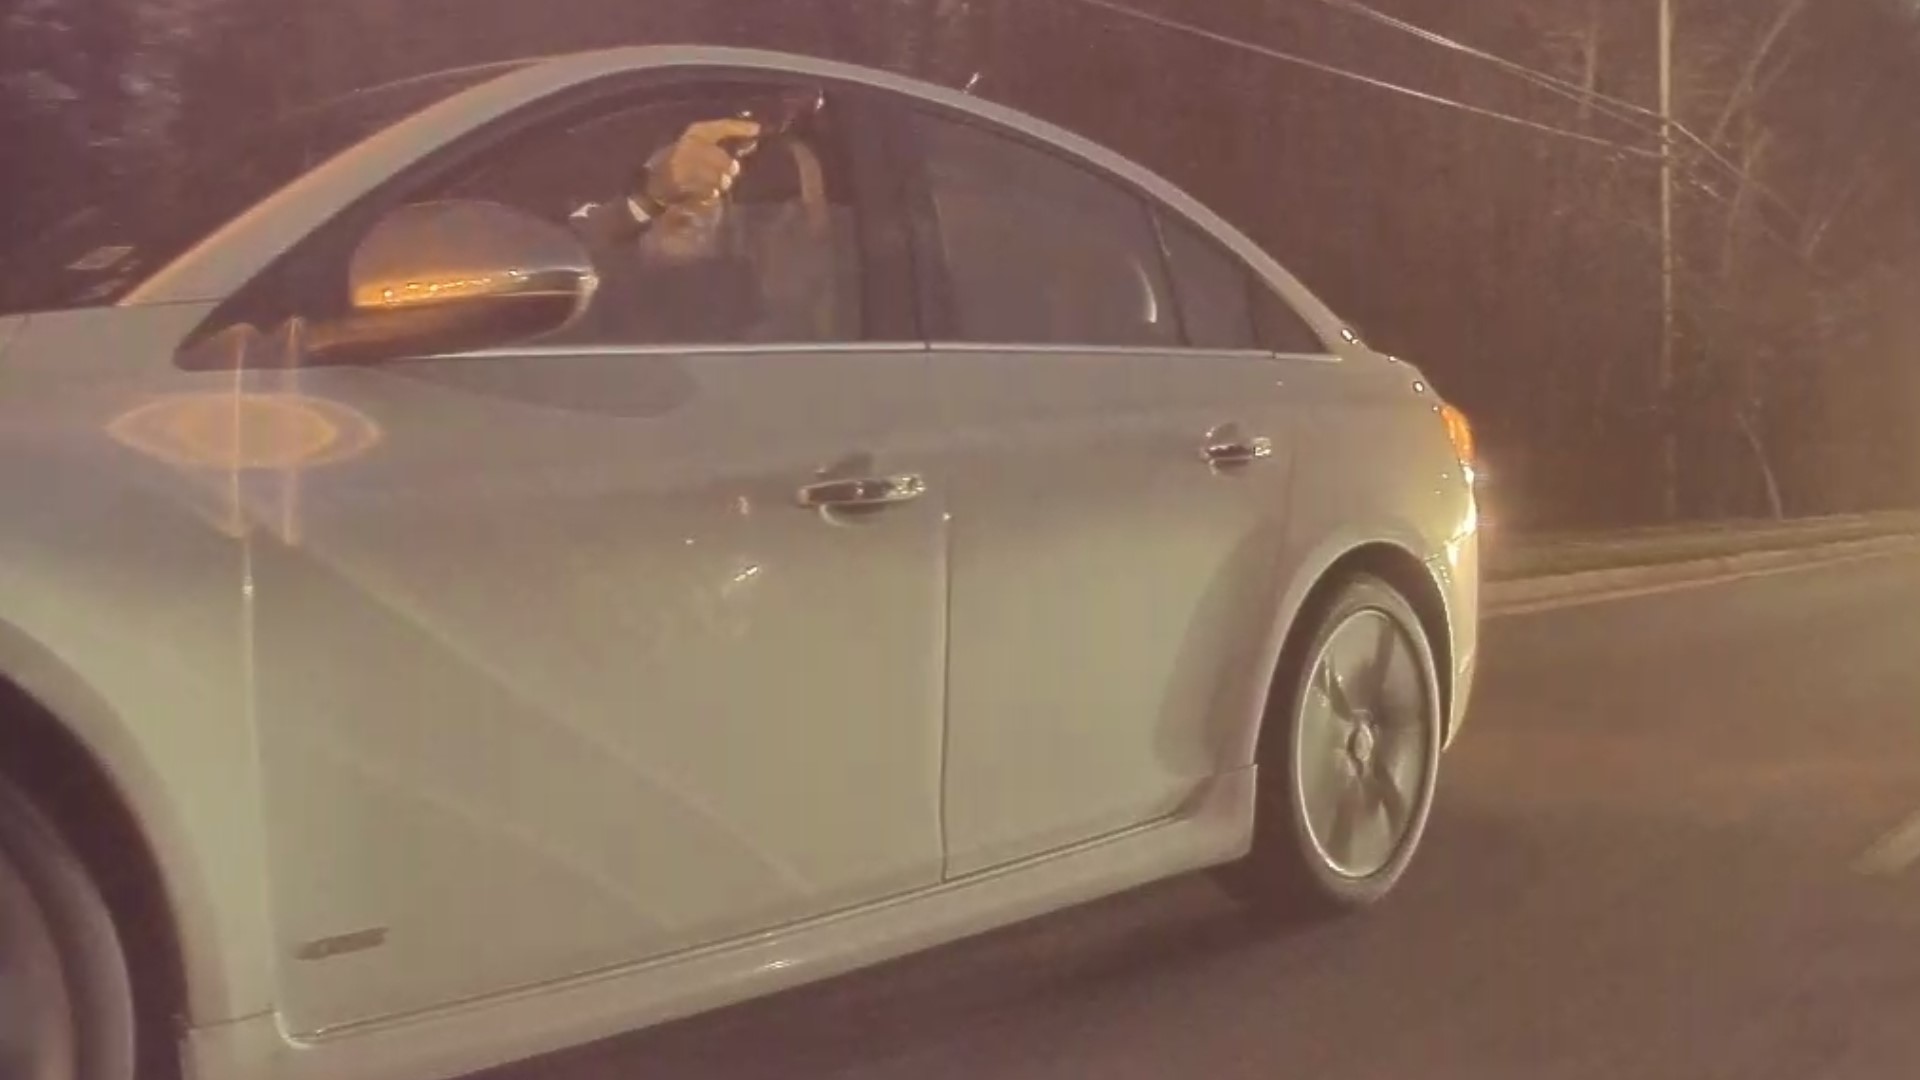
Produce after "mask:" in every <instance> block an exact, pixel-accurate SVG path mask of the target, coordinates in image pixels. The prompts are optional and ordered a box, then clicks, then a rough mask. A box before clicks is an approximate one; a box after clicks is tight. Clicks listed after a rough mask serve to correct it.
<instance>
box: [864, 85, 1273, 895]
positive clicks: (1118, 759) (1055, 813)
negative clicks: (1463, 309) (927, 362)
mask: <svg viewBox="0 0 1920 1080" xmlns="http://www.w3.org/2000/svg"><path fill="white" fill-rule="evenodd" d="M901 129H902V132H903V135H902V138H901V139H900V140H899V141H900V144H901V146H900V153H901V155H902V156H903V158H904V159H905V160H906V161H908V162H909V163H910V165H911V173H912V175H913V176H914V177H915V181H914V183H915V192H916V194H915V197H914V198H913V199H912V200H911V201H912V202H913V203H914V204H915V210H916V212H917V220H918V223H919V228H918V229H917V231H916V238H917V242H918V243H917V246H918V250H919V252H920V260H919V261H920V266H921V278H922V281H923V284H924V286H925V287H924V289H923V294H924V295H923V303H924V304H925V305H926V312H927V318H928V320H929V330H930V333H931V336H932V338H933V345H932V350H933V357H932V362H933V379H934V381H935V383H936V385H937V386H938V389H939V395H940V399H941V403H942V408H943V410H944V415H945V420H946V423H947V425H948V426H949V430H950V433H951V435H950V437H951V439H952V440H953V446H952V448H951V450H950V453H951V455H952V458H951V463H950V465H949V470H950V472H951V476H952V479H951V482H950V487H949V489H948V491H947V492H946V499H947V507H948V509H949V512H950V513H951V514H952V516H953V521H952V524H951V542H952V554H951V566H952V569H951V574H952V599H951V610H950V616H949V620H950V629H949V645H948V695H947V720H948V735H947V765H946V788H945V800H944V801H945V808H946V836H947V845H948V854H947V873H948V875H949V876H955V875H962V874H967V873H971V872H975V871H979V870H983V869H986V868H989V867H993V866H997V865H1001V864H1005V863H1008V862H1012V861H1015V860H1019V859H1023V858H1026V857H1030V856H1034V855H1037V854H1040V853H1043V852H1047V851H1050V850H1054V849H1057V848H1061V847H1064V846H1067V845H1072V844H1075V843H1077V842H1081V841H1085V840H1088V839H1091V838H1094V837H1098V836H1101V835H1103V834H1107V833H1112V832H1115V831H1118V830H1123V829H1127V828H1129V827H1133V826H1137V825H1141V824H1143V823H1147V822H1151V821H1154V820H1156V819H1160V818H1163V817H1166V816H1168V815H1172V814H1174V813H1176V812H1178V810H1179V809H1180V807H1181V806H1182V804H1183V803H1184V802H1186V801H1187V800H1188V799H1190V798H1191V797H1193V796H1194V795H1195V794H1196V792H1197V791H1198V789H1199V788H1200V785H1202V784H1203V783H1205V782H1206V781H1207V780H1208V779H1209V778H1210V777H1213V776H1216V775H1218V774H1220V773H1221V772H1223V771H1225V770H1227V769H1228V768H1230V767H1232V766H1233V765H1234V764H1235V762H1233V761H1232V757H1233V754H1234V751H1233V749H1232V748H1233V747H1234V746H1235V745H1236V742H1237V741H1238V737H1241V736H1243V735H1244V719H1245V718H1244V708H1243V707H1242V706H1239V705H1237V704H1235V703H1236V702H1240V701H1244V700H1245V690H1246V686H1247V683H1248V680H1250V679H1257V678H1261V677H1263V676H1264V670H1263V666H1262V658H1261V657H1259V656H1257V655H1255V654H1256V653H1257V652H1258V647H1259V643H1260V642H1262V641H1264V640H1265V639H1266V638H1267V636H1268V631H1269V629H1270V627H1271V625H1272V619H1273V617H1274V608H1275V606H1276V604H1275V597H1276V596H1277V594H1278V592H1279V582H1280V581H1281V579H1282V568H1281V566H1280V560H1281V552H1282V551H1283V547H1284V529H1285V516H1286V515H1285V511H1286V505H1287V492H1288V473H1289V469H1290V468H1291V464H1292V454H1291V445H1290V441H1289V436H1290V433H1291V430H1292V427H1293V423H1294V418H1293V416H1292V413H1291V411H1290V406H1289V402H1288V396H1287V391H1286V388H1285V386H1284V371H1285V365H1284V364H1283V363H1281V362H1279V361H1276V359H1275V358H1274V356H1273V355H1272V354H1271V352H1270V350H1268V349H1266V348H1265V347H1263V346H1262V345H1261V343H1260V342H1259V340H1258V338H1257V336H1256V330H1255V327H1254V319H1253V315H1252V303H1251V298H1250V293H1249V280H1248V277H1247V275H1246V273H1245V271H1244V269H1243V268H1242V267H1240V266H1239V265H1238V264H1237V263H1235V261H1234V260H1233V259H1232V258H1231V257H1229V256H1228V255H1227V254H1226V253H1225V252H1223V251H1221V250H1220V249H1219V246H1218V245H1217V244H1216V243H1215V242H1214V240H1213V238H1212V237H1211V236H1209V235H1207V233H1206V232H1205V230H1203V229H1202V228H1200V227H1199V226H1197V225H1196V224H1195V223H1193V222H1192V221H1190V220H1187V219H1186V218H1185V217H1184V216H1183V215H1181V214H1178V213H1174V212H1171V211H1168V210H1167V209H1165V208H1163V207H1161V206H1158V205H1156V203H1155V202H1154V200H1152V199H1150V198H1148V197H1146V196H1145V195H1143V194H1142V192H1141V190H1140V189H1139V188H1137V187H1136V186H1134V185H1133V184H1131V183H1129V182H1127V181H1125V180H1123V179H1122V178H1120V177H1119V176H1116V175H1113V174H1111V173H1109V172H1107V171H1106V170H1104V169H1103V168H1101V167H1099V166H1097V165H1095V164H1092V163H1090V162H1089V161H1087V160H1084V159H1082V158H1080V157H1079V156H1078V155H1074V154H1068V153H1064V152H1062V151H1061V150H1060V149H1059V148H1058V147H1056V146H1051V145H1048V144H1046V143H1044V142H1041V141H1038V140H1036V139H1034V138H1030V137H1028V136H1026V135H1024V134H1021V133H1018V132H1015V131H1012V130H1008V129H1003V128H1000V127H997V126H995V125H992V124H989V123H987V122H985V121H982V120H980V119H978V118H975V117H970V116H961V115H958V114H954V113H947V112H935V111H931V109H924V110H923V109H918V108H916V109H911V110H906V112H905V115H904V117H903V120H902V124H901Z"/></svg>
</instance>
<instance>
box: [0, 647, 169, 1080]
mask: <svg viewBox="0 0 1920 1080" xmlns="http://www.w3.org/2000/svg"><path fill="white" fill-rule="evenodd" d="M0 773H5V775H6V776H7V778H8V779H9V780H10V781H11V782H13V783H14V784H16V785H17V786H19V787H20V788H21V790H22V791H24V792H25V793H26V795H27V796H28V798H30V799H32V800H33V801H34V803H35V804H36V805H37V806H39V807H40V809H41V810H42V811H43V812H45V813H46V814H47V816H48V817H49V818H51V819H52V820H53V822H54V824H55V826H56V827H57V828H58V829H59V830H60V832H61V834H62V836H63V838H64V839H65V840H66V842H67V843H68V844H70V845H72V847H73V849H74V851H75V853H76V854H77V855H78V856H79V857H80V859H81V861H82V862H83V863H84V864H85V865H86V867H87V870H88V872H89V874H91V875H92V876H93V878H94V881H95V884H96V885H98V886H99V887H100V889H101V891H102V893H104V894H105V896H106V899H107V902H108V906H109V908H110V909H111V911H112V914H113V917H114V921H115V924H116V927H117V929H118V930H119V932H120V934H121V937H122V942H123V946H124V948H125V949H126V952H127V963H128V967H129V969H130V974H131V975H132V977H133V982H134V989H135V996H136V999H137V1002H136V1004H137V1005H138V1007H139V1009H140V1019H141V1023H142V1025H143V1027H144V1028H146V1029H147V1030H148V1031H149V1032H150V1034H149V1036H148V1037H147V1038H145V1039H144V1040H143V1047H142V1061H141V1065H142V1069H143V1072H142V1075H143V1076H145V1075H148V1073H149V1072H152V1073H153V1074H155V1075H159V1076H166V1075H170V1074H171V1073H172V1072H173V1071H175V1070H177V1065H178V1043H179V1039H180V1037H181V1035H182V1034H183V1032H184V1030H185V1027H186V1025H187V1024H188V1022H189V1020H190V1018H191V1017H192V1015H193V1012H194V1009H193V1005H194V996H193V992H194V990H195V989H197V987H196V986H195V984H194V980H193V966H192V958H191V954H190V952H189V941H190V935H189V934H188V933H187V932H186V931H187V925H188V916H189V911H190V908H191V901H192V898H193V897H196V896H198V895H200V894H199V892H198V891H197V890H196V889H194V888H193V886H192V884H191V881H190V880H183V876H185V877H189V878H190V868H183V867H181V866H179V865H177V860H175V861H174V862H169V860H168V859H167V858H166V854H167V850H166V849H165V848H164V847H163V844H164V842H165V841H164V839H163V838H166V837H178V836H180V835H182V834H181V833H180V831H179V829H178V823H177V822H176V821H175V820H174V817H173V814H172V812H171V810H170V808H169V805H168V804H167V803H166V801H165V800H164V799H162V798H159V797H158V796H157V795H156V793H157V792H158V791H159V790H160V788H159V787H158V786H157V783H156V779H155V778H154V777H153V776H152V775H150V774H149V773H148V772H147V770H146V769H145V767H144V765H143V764H142V758H141V757H140V755H139V753H138V752H137V748H136V747H135V745H134V744H133V741H132V739H131V738H130V737H129V736H128V734H127V733H126V731H125V729H124V728H123V727H121V726H120V723H119V721H118V719H117V717H116V716H115V714H114V713H113V710H112V709H111V706H109V705H108V704H107V702H106V701H105V700H104V699H103V698H101V696H100V695H99V694H97V693H95V692H94V691H93V690H92V688H91V687H89V686H88V685H87V684H86V683H85V681H84V680H82V679H81V678H80V677H79V676H78V675H77V674H75V673H74V672H73V671H72V670H71V669H70V668H68V667H67V666H66V665H65V664H64V663H63V662H62V661H60V660H59V659H58V658H57V657H56V656H54V655H53V654H52V653H51V652H49V651H48V650H46V649H45V648H44V647H42V646H41V645H39V643H37V642H35V641H34V640H33V639H32V638H30V637H28V636H27V635H25V634H24V633H23V632H21V631H20V630H19V629H18V628H17V627H14V626H13V625H11V624H10V623H5V622H0ZM143 795H144V796H145V797H144V798H143V797H142V796H143Z"/></svg>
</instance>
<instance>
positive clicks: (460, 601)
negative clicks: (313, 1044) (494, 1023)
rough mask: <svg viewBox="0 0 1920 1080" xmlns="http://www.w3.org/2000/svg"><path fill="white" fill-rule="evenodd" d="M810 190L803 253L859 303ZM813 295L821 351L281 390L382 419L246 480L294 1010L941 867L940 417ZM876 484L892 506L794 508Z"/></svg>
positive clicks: (570, 344)
mask: <svg viewBox="0 0 1920 1080" xmlns="http://www.w3.org/2000/svg"><path fill="white" fill-rule="evenodd" d="M714 108H715V109H716V110H717V115H728V106H727V104H726V103H724V102H721V103H716V104H715V105H714ZM633 149H634V152H636V153H639V154H645V153H646V152H647V150H648V149H649V148H648V147H646V146H644V145H642V146H635V147H634V148H633ZM821 156H822V157H825V158H828V159H829V160H831V155H830V154H828V153H826V152H824V151H823V152H822V154H821ZM758 157H759V158H761V159H762V160H769V161H770V160H774V158H775V150H774V149H772V148H769V147H762V148H761V149H760V151H759V155H758ZM762 194H763V196H765V197H766V198H768V199H769V200H774V199H776V194H775V193H774V192H773V189H764V190H763V192H762ZM831 198H832V200H833V202H832V205H831V207H830V208H829V211H830V212H829V213H828V215H827V216H828V217H830V218H831V225H832V228H831V229H829V230H825V231H821V232H817V233H815V234H813V239H814V240H815V241H816V242H818V243H820V244H825V245H830V247H831V250H826V251H823V252H822V253H823V254H824V255H826V256H829V257H831V258H832V259H834V260H836V261H838V262H840V263H842V264H844V265H845V266H847V267H849V268H851V269H850V271H849V273H848V274H846V275H843V276H842V278H841V279H840V280H841V281H842V282H843V284H844V283H845V282H852V284H853V285H854V286H857V285H858V284H859V280H860V278H861V276H862V271H863V268H862V267H861V266H860V264H859V260H858V258H857V257H856V256H855V255H854V254H853V248H852V247H851V245H852V244H853V237H854V236H855V235H856V232H857V230H855V229H854V227H853V223H852V220H851V215H852V209H851V207H850V205H849V204H848V202H847V198H846V194H845V191H844V190H839V191H835V192H833V193H831ZM749 239H750V238H749ZM864 272H865V273H888V272H889V271H888V270H887V268H885V267H879V266H866V267H864ZM738 280H740V281H744V280H745V279H738ZM604 293H605V290H604V289H603V295H602V296H601V297H600V299H599V302H602V303H604V302H609V301H610V300H618V301H623V302H627V303H630V304H635V305H641V304H644V303H646V302H647V299H648V298H647V297H646V296H644V295H630V296H624V297H620V296H614V297H609V296H607V295H605V294H604ZM759 299H760V300H765V299H766V296H765V295H763V296H761V297H759ZM725 301H726V298H724V297H715V302H716V304H718V305H720V306H721V307H723V308H724V307H725ZM836 310H839V311H840V314H839V315H837V316H835V317H834V318H833V319H829V320H827V321H826V322H825V323H821V322H817V321H814V320H809V319H800V320H793V322H795V323H796V324H798V325H803V326H809V325H810V326H817V327H820V328H821V329H822V330H823V331H824V332H823V335H822V338H821V339H820V340H798V341H796V340H788V341H784V342H764V341H757V342H754V343H751V344H747V343H741V342H735V341H728V340H725V333H724V327H723V326H719V325H718V324H715V325H716V327H717V329H716V331H715V334H714V336H712V337H710V338H708V339H706V340H703V341H701V342H698V343H683V344H666V345H662V344H659V343H651V342H647V341H645V340H641V339H638V338H634V337H626V338H607V339H602V340H598V341H588V340H579V338H578V335H575V336H571V337H568V338H567V339H565V342H564V343H549V344H540V343H535V344H534V345H530V346H524V347H516V348H511V349H503V350H497V351H493V352H487V353H481V354H474V355H466V356H459V357H448V358H428V359H417V360H408V361H402V362H399V363H394V364H390V365H384V366H381V367H375V368H365V369H354V368H318V369H311V370H303V371H297V372H295V373H293V375H292V378H293V379H294V380H295V381H296V385H295V386H294V391H295V392H296V393H297V394H298V395H299V396H300V397H302V398H304V399H306V400H309V401H318V402H325V403H326V404H327V407H328V408H329V409H332V410H334V411H336V412H342V411H344V412H350V413H352V414H355V415H357V416H359V417H360V418H362V421H363V422H364V424H366V425H367V426H368V427H369V429H370V430H373V431H377V433H378V434H377V439H375V440H373V441H372V442H371V445H370V446H368V447H367V448H366V449H365V450H364V451H363V452H362V453H360V454H359V455H358V456H357V457H354V458H352V459H351V460H344V461H339V462H336V463H334V464H332V465H329V466H327V467H325V468H317V469H312V470H308V471H306V472H304V473H302V474H300V475H298V477H297V478H296V479H297V488H296V487H290V486H288V485H289V484H292V483H294V481H288V482H286V483H282V484H280V485H279V486H277V487H271V488H270V489H269V488H261V489H260V490H257V491H255V492H254V498H255V502H256V507H257V510H258V511H260V512H262V516H263V517H265V518H266V519H268V520H272V521H275V522H279V523H280V524H279V526H278V530H279V533H280V540H279V541H278V542H276V543H268V544H262V545H261V546H260V547H259V549H258V550H257V552H256V555H255V559H254V565H253V568H252V575H253V581H252V587H253V589H254V591H255V596H256V609H255V610H256V619H257V623H256V625H255V627H254V636H253V640H254V643H255V651H256V655H255V671H256V687H255V693H256V700H257V712H258V716H259V718H260V721H259V722H260V738H261V754H262V756H263V759H264V764H265V774H266V783H267V791H266V803H267V806H268V813H269V821H268V831H269V835H270V843H271V847H272V853H271V854H272V861H273V870H274V881H273V888H274V895H273V905H274V916H275V919H276V922H277V924H278V932H279V935H280V940H281V947H282V953H281V965H282V966H281V992H282V1000H281V1002H280V1006H281V1010H282V1014H283V1018H284V1022H285V1023H286V1024H287V1025H288V1026H289V1028H291V1029H292V1030H293V1031H295V1032H312V1031H316V1030H320V1029H324V1028H327V1027H330V1026H334V1025H338V1024H342V1023H349V1022H353V1021H358V1020H365V1019H369V1018H375V1017H381V1016H390V1015H395V1014H398V1013H403V1012H407V1011H412V1010H418V1009H421V1008H424V1007H429V1006H433V1005H436V1004H440V1003H445V1002H449V1001H455V1000H460V999H466V998H472V997H476V996H481V995H485V994H489V993H494V992H499V991H503V990H507V989H511V988H515V987H522V986H528V985H532V984H536V983H540V982H543V981H548V980H552V979H555V978H560V977H564V976H567V975H571V974H577V973H582V972H586V971H590V970H593V969H596V968H602V967H606V966H609V965H614V964H620V963H624V962H630V961H636V960H641V959H646V958H650V957H658V956H662V955H666V954H669V953H673V952H676V951H679V950H684V949H687V948H690V947H694V946H699V945H703V944H708V943H713V942H718V941H722V940H725V939H728V938H733V937H736V936H738V935H741V934H743V933H748V932H752V931H756V930H761V929H765V928H768V927H771V926H775V925H779V924H782V923H786V922H791V921H794V920H797V919H802V918H806V917H808V916H813V915H818V914H821V913H824V912H828V911H832V910H835V909H838V908H843V907H846V906H849V905H853V904H857V903H860V902H863V901H868V900H872V899H875V898H879V897H884V896H888V895H893V894H896V893H899V892H902V891H906V890H910V889H912V888H915V887H918V886H923V885H927V884H930V883H933V882H935V881H937V880H938V878H939V874H940V869H941V861H940V860H941V846H940V834H939V812H940V807H939V803H938V797H939V775H940V744H941V727H940V723H941V702H942V664H943V642H944V633H945V584H946V583H945V577H944V573H945V570H944V561H943V560H944V550H945V539H944V533H943V530H944V523H943V509H944V508H943V505H942V501H941V499H942V494H941V491H940V483H939V478H937V477H935V476H932V475H929V474H928V473H927V470H926V461H927V455H926V448H927V445H928V443H927V440H928V437H929V433H930V432H932V431H933V430H934V429H935V427H936V425H937V422H938V416H937V415H936V413H935V411H934V407H933V402H932V399H931V398H930V396H929V395H928V393H927V386H928V380H927V377H926V373H927V372H926V360H925V352H924V349H923V348H922V347H921V346H918V345H914V346H910V347H895V346H887V345H884V344H880V343H869V342H861V341H852V342H848V341H845V340H842V339H844V338H859V337H861V336H862V329H861V328H862V326H863V325H868V324H869V323H868V322H867V321H863V320H861V319H860V318H859V311H858V304H857V303H854V302H850V303H849V304H847V305H843V306H842V307H841V308H839V309H836ZM620 325H623V326H626V327H627V328H628V329H629V330H630V329H631V328H632V327H634V326H639V325H644V320H628V321H626V322H625V323H622V324H620ZM257 377H259V378H267V377H266V376H257ZM876 479H885V480H890V481H891V483H892V484H893V486H892V487H890V488H889V489H888V490H889V492H891V493H892V494H894V495H899V496H902V497H904V496H908V495H917V496H918V497H917V498H903V501H896V502H891V503H889V504H888V505H886V506H884V507H882V508H878V509H873V508H862V507H858V506H855V507H847V506H845V505H819V506H808V505H803V503H805V502H809V501H811V502H814V503H823V504H844V503H845V502H847V501H848V500H854V501H857V500H858V499H859V498H860V497H861V496H862V495H863V494H870V493H871V491H872V490H873V488H872V486H871V485H868V486H866V487H862V486H861V485H860V484H850V483H846V481H854V480H876ZM923 482H924V485H925V487H924V490H923V488H922V486H921V484H922V483H923ZM820 485H825V486H820ZM265 511H271V512H270V513H267V512H265Z"/></svg>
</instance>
